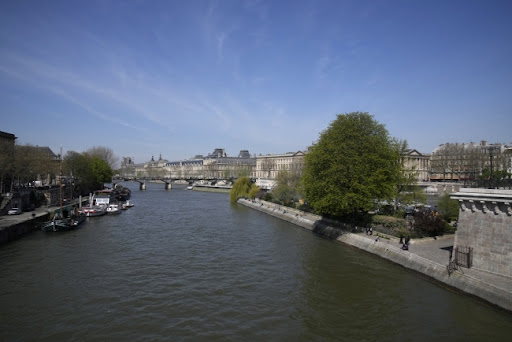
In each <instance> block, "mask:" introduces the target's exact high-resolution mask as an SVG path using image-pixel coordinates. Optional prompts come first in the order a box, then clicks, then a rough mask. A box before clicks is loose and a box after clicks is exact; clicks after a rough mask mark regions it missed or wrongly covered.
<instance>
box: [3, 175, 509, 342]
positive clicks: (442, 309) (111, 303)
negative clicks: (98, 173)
mask: <svg viewBox="0 0 512 342" xmlns="http://www.w3.org/2000/svg"><path fill="white" fill-rule="evenodd" d="M125 185H126V186H129V187H131V188H132V190H133V193H132V201H133V202H134V203H135V207H133V208H131V209H129V210H127V211H123V213H122V214H121V215H117V216H103V217H99V218H90V219H88V221H87V222H86V223H85V224H84V225H83V227H82V228H81V229H79V230H77V231H72V232H67V233H57V234H50V233H44V232H35V233H33V234H30V235H28V236H26V237H24V238H23V239H21V240H18V241H16V242H13V243H10V244H7V245H4V246H1V247H0V305H1V308H0V328H1V330H0V334H1V336H0V340H5V341H17V340H19V341H25V340H40V341H70V340H76V341H86V340H87V341H114V340H117V341H198V340H208V341H215V340H217V341H226V340H228V341H229V340H231V341H240V340H248V341H268V340H273V341H337V340H346V341H355V340H359V341H361V340H366V341H398V340H414V341H430V340H432V339H433V338H443V339H448V338H450V339H455V340H469V341H505V340H508V338H509V337H510V333H511V332H512V315H510V314H508V313H505V312H503V311H499V310H496V309H494V308H492V307H489V306H487V305H485V304H482V303H480V302H478V301H476V300H474V299H472V298H469V297H467V296H463V295H460V294H458V293H454V292H452V291H450V290H447V289H445V288H442V287H440V286H438V285H435V284H432V283H431V282H430V281H429V280H427V279H425V278H423V277H421V276H419V275H418V274H416V273H412V272H410V271H407V270H405V269H403V268H401V267H398V266H396V265H394V264H391V263H388V262H386V261H383V260H381V259H378V258H376V257H374V256H371V255H368V254H365V253H362V252H360V251H358V250H355V249H353V248H350V247H347V246H345V245H341V244H337V243H335V242H332V241H329V240H326V239H323V238H321V237H318V236H316V235H314V234H313V233H311V232H309V231H307V230H304V229H302V228H298V227H296V226H294V225H291V224H289V223H286V222H283V221H280V220H278V219H275V218H272V217H269V216H266V215H264V214H262V213H259V212H257V211H253V210H251V209H248V208H245V207H243V206H239V205H233V204H230V203H229V197H228V195H227V194H218V193H202V192H196V191H187V190H185V188H184V187H179V186H175V187H174V188H173V189H172V190H170V191H167V190H164V186H163V185H161V184H148V189H147V190H146V191H139V190H138V184H137V183H126V184H125Z"/></svg>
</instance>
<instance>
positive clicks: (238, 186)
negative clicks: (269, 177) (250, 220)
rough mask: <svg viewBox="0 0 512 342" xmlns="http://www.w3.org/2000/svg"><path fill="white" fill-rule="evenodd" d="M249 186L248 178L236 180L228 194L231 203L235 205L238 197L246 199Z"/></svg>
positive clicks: (249, 189)
mask: <svg viewBox="0 0 512 342" xmlns="http://www.w3.org/2000/svg"><path fill="white" fill-rule="evenodd" d="M251 184H252V183H251V180H250V179H249V177H240V178H238V179H237V180H236V181H235V183H233V187H232V188H231V192H230V193H229V198H230V201H231V203H235V202H236V201H237V200H238V198H240V197H247V196H248V195H249V192H250V191H251Z"/></svg>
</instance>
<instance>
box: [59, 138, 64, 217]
mask: <svg viewBox="0 0 512 342" xmlns="http://www.w3.org/2000/svg"><path fill="white" fill-rule="evenodd" d="M59 201H60V216H61V217H64V216H63V214H62V145H60V154H59Z"/></svg>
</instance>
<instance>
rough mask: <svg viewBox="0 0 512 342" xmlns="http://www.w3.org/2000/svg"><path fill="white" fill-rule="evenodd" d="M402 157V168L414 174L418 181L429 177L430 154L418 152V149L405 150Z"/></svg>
mask: <svg viewBox="0 0 512 342" xmlns="http://www.w3.org/2000/svg"><path fill="white" fill-rule="evenodd" d="M402 158H404V168H405V171H406V172H412V173H414V174H416V176H417V179H418V180H419V181H428V180H429V179H430V175H429V170H430V154H424V153H420V152H418V150H415V149H412V150H407V151H405V153H404V154H403V155H402Z"/></svg>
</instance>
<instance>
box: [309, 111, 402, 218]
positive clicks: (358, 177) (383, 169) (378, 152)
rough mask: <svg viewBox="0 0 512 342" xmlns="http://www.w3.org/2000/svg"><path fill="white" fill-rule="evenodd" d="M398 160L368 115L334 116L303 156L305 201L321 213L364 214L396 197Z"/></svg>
mask: <svg viewBox="0 0 512 342" xmlns="http://www.w3.org/2000/svg"><path fill="white" fill-rule="evenodd" d="M399 157H400V156H399V152H398V149H397V148H396V146H395V145H394V143H393V139H391V138H390V136H389V133H388V131H387V130H386V128H385V127H384V125H382V124H380V123H378V122H377V121H376V120H375V119H374V118H373V116H372V115H370V114H368V113H361V112H353V113H347V114H339V115H338V116H337V118H336V120H334V121H333V122H331V124H330V125H329V127H328V128H327V129H326V130H324V131H323V132H322V133H321V134H320V137H319V140H318V141H317V142H316V143H315V144H313V146H312V147H311V148H310V151H309V153H307V154H306V156H305V160H304V164H305V165H304V171H303V178H302V182H303V191H304V195H305V198H306V200H307V201H308V202H309V205H310V206H311V207H312V208H313V209H314V210H315V211H316V212H318V213H319V214H322V215H329V216H334V217H343V216H350V215H354V214H357V213H359V212H367V211H369V210H371V209H372V208H373V206H374V204H375V201H378V200H383V199H390V198H391V197H392V196H393V194H394V193H395V187H396V181H397V179H399V173H400V170H401V168H400V163H399V162H397V160H399Z"/></svg>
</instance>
